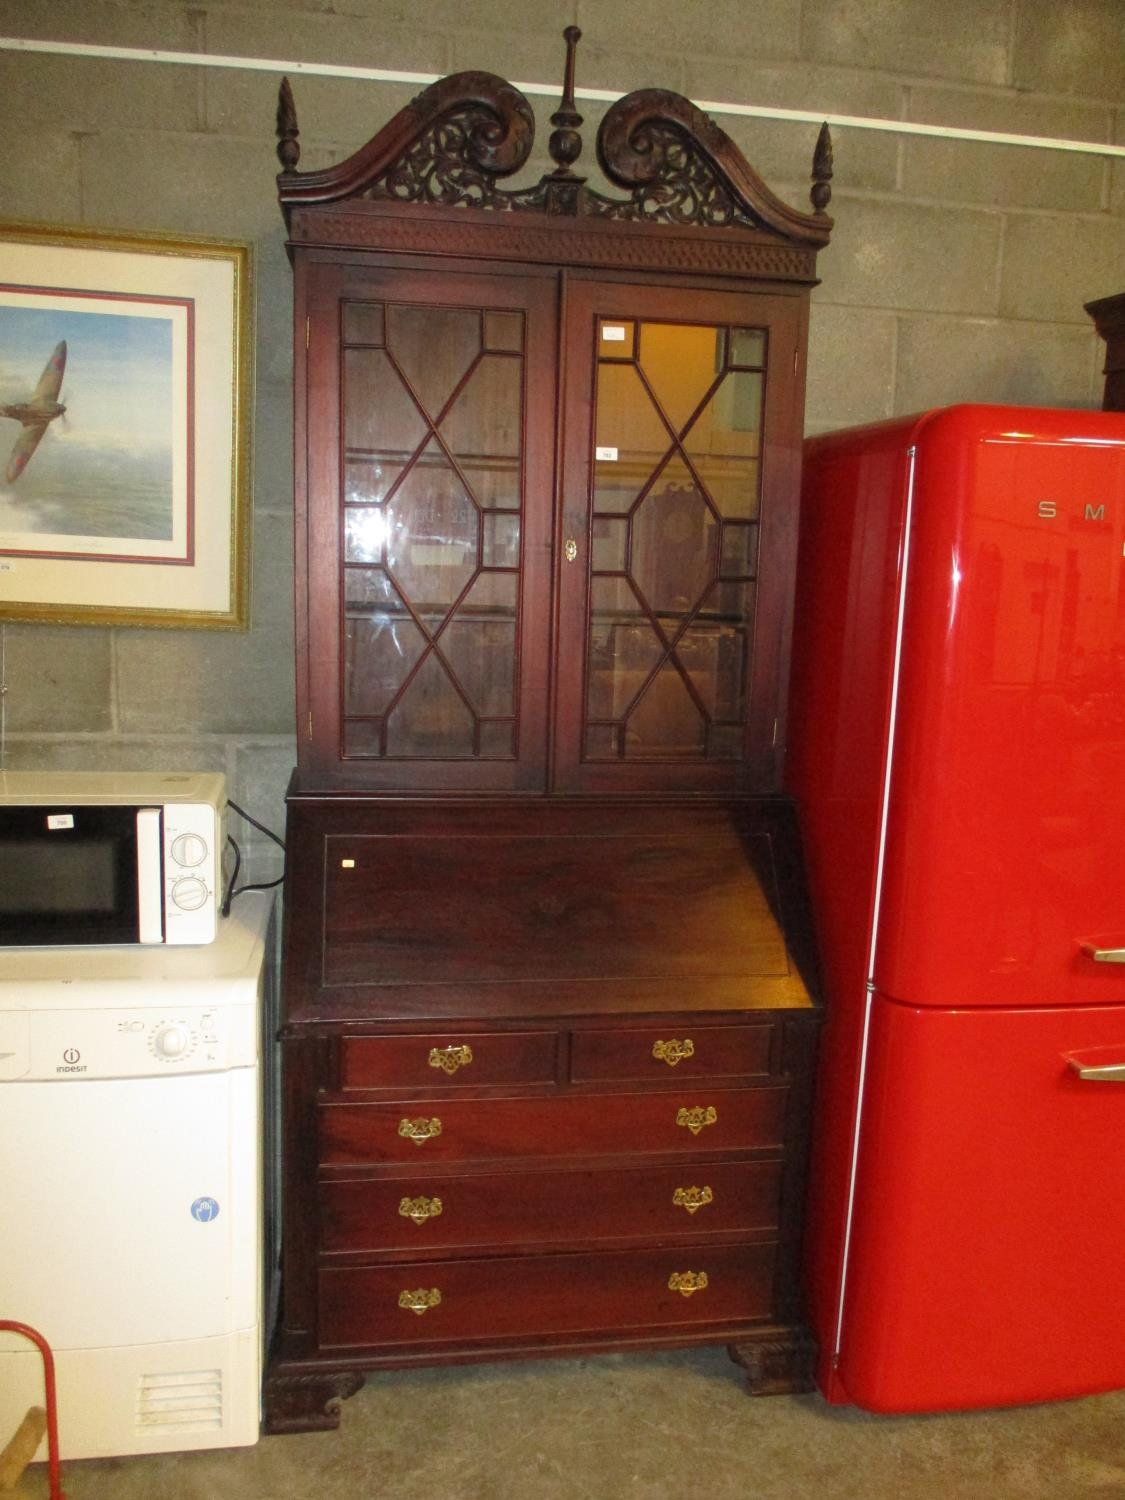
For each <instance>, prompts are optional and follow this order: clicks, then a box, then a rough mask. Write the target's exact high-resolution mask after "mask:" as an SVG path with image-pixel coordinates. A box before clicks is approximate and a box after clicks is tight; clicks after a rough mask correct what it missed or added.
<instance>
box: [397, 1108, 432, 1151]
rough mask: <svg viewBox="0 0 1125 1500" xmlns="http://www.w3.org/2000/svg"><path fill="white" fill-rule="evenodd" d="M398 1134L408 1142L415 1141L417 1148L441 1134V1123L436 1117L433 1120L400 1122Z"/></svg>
mask: <svg viewBox="0 0 1125 1500" xmlns="http://www.w3.org/2000/svg"><path fill="white" fill-rule="evenodd" d="M398 1133H399V1135H401V1136H404V1137H405V1138H406V1139H407V1140H408V1141H413V1142H414V1144H415V1145H416V1146H421V1145H423V1144H424V1143H425V1142H426V1141H428V1140H431V1139H432V1138H433V1137H434V1136H435V1135H440V1134H441V1121H440V1120H439V1119H438V1118H437V1116H436V1115H435V1116H434V1118H433V1119H432V1120H427V1119H425V1118H422V1119H420V1120H400V1121H399V1122H398Z"/></svg>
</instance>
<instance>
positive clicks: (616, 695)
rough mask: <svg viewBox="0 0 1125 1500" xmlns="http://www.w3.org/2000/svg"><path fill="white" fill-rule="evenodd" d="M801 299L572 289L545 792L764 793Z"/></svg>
mask: <svg viewBox="0 0 1125 1500" xmlns="http://www.w3.org/2000/svg"><path fill="white" fill-rule="evenodd" d="M804 318H805V314H804V308H803V304H802V302H801V300H800V299H798V298H795V297H792V296H787V295H784V294H777V295H773V294H767V295H749V294H743V293H734V292H724V291H705V290H704V291H700V290H695V291H685V290H680V289H673V288H670V287H660V286H655V287H653V286H645V287H639V286H636V285H634V284H631V283H626V282H621V283H610V282H600V281H599V282H595V281H576V282H575V283H573V284H572V286H571V288H570V292H569V296H568V302H567V313H566V323H565V333H564V337H565V339H566V348H567V361H566V377H565V380H566V386H565V390H564V409H565V412H566V420H567V429H566V434H565V443H564V449H563V455H564V468H563V476H562V492H563V530H562V536H563V559H562V561H560V564H559V576H560V584H559V589H560V596H559V597H560V651H559V663H560V665H559V684H558V720H557V747H558V748H557V760H556V767H557V772H556V774H557V785H558V786H559V788H560V789H562V790H580V791H599V792H604V791H631V790H637V791H710V792H726V791H731V790H739V791H771V790H776V789H777V785H776V777H777V760H778V752H777V748H776V747H777V746H778V745H780V744H783V743H784V741H783V730H784V725H783V724H782V723H781V722H780V718H781V712H780V710H779V704H780V701H781V698H782V696H783V694H782V686H783V684H784V681H785V658H786V656H787V651H788V643H789V631H790V619H789V605H788V600H789V580H790V578H791V576H792V568H793V565H794V562H795V547H796V519H797V493H796V485H797V479H798V473H799V470H798V463H799V453H800V441H801V429H802V421H803V397H802V391H803V375H802V374H801V373H800V372H798V370H797V365H798V363H799V361H802V360H803V358H804V347H805V322H804Z"/></svg>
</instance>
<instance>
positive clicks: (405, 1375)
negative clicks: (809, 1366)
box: [13, 1349, 1125, 1500]
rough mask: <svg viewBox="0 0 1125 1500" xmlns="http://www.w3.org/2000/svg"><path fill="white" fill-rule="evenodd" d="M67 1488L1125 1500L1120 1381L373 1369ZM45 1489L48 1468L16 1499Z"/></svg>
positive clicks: (721, 1368) (84, 1472) (83, 1470)
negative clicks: (939, 1410) (909, 1412)
mask: <svg viewBox="0 0 1125 1500" xmlns="http://www.w3.org/2000/svg"><path fill="white" fill-rule="evenodd" d="M63 1486H64V1489H65V1492H66V1496H67V1500H880V1497H884V1496H885V1497H887V1500H892V1497H893V1500H1125V1392H1121V1393H1117V1394H1114V1395H1109V1396H1092V1397H1086V1398H1084V1399H1082V1400H1078V1401H1067V1402H1058V1403H1055V1404H1052V1405H1044V1406H1034V1407H1021V1408H1015V1409H1010V1410H1006V1411H988V1412H976V1413H957V1414H953V1415H942V1416H923V1417H893V1418H891V1417H874V1416H870V1415H868V1414H865V1413H862V1412H858V1411H855V1410H851V1409H845V1408H831V1407H828V1406H827V1405H825V1403H824V1401H823V1400H822V1399H821V1398H820V1397H819V1396H774V1397H770V1398H766V1399H761V1400H752V1399H750V1398H749V1397H748V1396H747V1395H746V1394H745V1392H744V1388H743V1384H742V1376H741V1373H740V1372H739V1371H738V1370H737V1369H736V1368H735V1366H733V1365H732V1364H730V1362H729V1361H728V1360H727V1358H726V1355H725V1353H724V1352H723V1351H722V1350H719V1349H704V1350H692V1351H689V1352H686V1353H676V1354H657V1355H627V1356H624V1355H612V1356H606V1357H601V1358H596V1359H579V1360H557V1361H555V1360H552V1361H542V1362H539V1363H534V1364H498V1365H489V1366H475V1367H472V1368H468V1367H462V1368H456V1369H445V1370H436V1369H435V1370H416V1371H402V1372H393V1373H389V1374H382V1375H378V1376H373V1377H372V1378H371V1379H370V1380H369V1382H368V1384H367V1386H366V1387H365V1389H364V1390H362V1391H361V1392H360V1393H359V1394H358V1395H357V1396H354V1397H353V1398H352V1399H351V1400H350V1401H347V1402H345V1403H344V1415H343V1420H342V1422H341V1426H340V1430H339V1432H335V1433H312V1434H308V1435H305V1436H301V1437H272V1438H263V1439H262V1441H261V1442H260V1443H259V1444H258V1445H257V1446H256V1447H254V1448H244V1449H231V1450H227V1451H225V1452H213V1453H196V1454H179V1455H167V1456H161V1457H150V1458H130V1459H104V1460H96V1461H88V1462H85V1463H69V1464H65V1465H64V1466H63ZM46 1494H47V1484H46V1476H45V1474H44V1472H43V1470H42V1468H38V1469H36V1470H33V1471H29V1473H28V1474H26V1475H25V1476H24V1478H23V1479H22V1480H21V1482H20V1484H19V1486H18V1487H17V1489H16V1490H15V1491H14V1492H13V1500H16V1497H18V1500H25V1497H26V1500H41V1497H43V1496H45V1495H46Z"/></svg>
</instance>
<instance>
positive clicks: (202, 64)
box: [0, 37, 1125, 157]
mask: <svg viewBox="0 0 1125 1500" xmlns="http://www.w3.org/2000/svg"><path fill="white" fill-rule="evenodd" d="M0 51H8V52H40V53H43V52H45V53H55V54H59V55H62V56H65V57H96V58H108V59H111V60H113V61H117V62H149V63H172V64H179V65H186V66H189V67H196V68H242V69H248V70H251V71H257V72H262V73H291V74H294V75H297V74H305V75H311V76H314V77H320V78H359V79H366V80H367V81H369V82H371V83H407V84H411V85H414V86H416V87H419V86H420V87H425V85H427V84H430V83H436V82H437V81H438V78H439V77H440V76H441V75H440V74H438V73H407V72H400V71H396V70H392V69H388V68H357V67H348V66H345V65H342V64H336V63H307V62H282V61H280V60H279V59H277V58H265V57H223V56H218V55H215V54H213V53H210V52H166V51H161V50H158V49H154V48H147V47H103V46H97V45H95V44H93V43H90V42H50V41H31V40H28V39H26V38H24V37H0ZM515 87H516V88H517V89H519V90H520V91H521V93H524V94H535V95H541V96H544V97H546V98H550V99H557V98H558V96H559V85H558V84H546V83H516V84H515ZM574 97H575V98H576V99H589V100H593V101H594V102H596V103H609V104H612V103H613V102H614V100H616V99H617V98H619V94H618V93H615V92H614V91H613V90H611V89H584V88H576V89H575V90H574ZM692 102H693V103H695V104H697V105H698V106H699V108H700V109H702V110H705V111H706V113H707V114H709V115H740V116H748V117H751V118H754V119H763V120H794V121H797V122H799V123H801V124H811V125H819V124H820V123H821V121H822V120H827V121H828V123H829V125H831V126H832V128H833V129H837V128H841V129H845V130H882V131H886V132H888V133H889V134H892V135H921V136H930V137H936V138H938V139H941V140H952V141H983V142H984V143H985V144H987V145H992V146H1029V147H1032V148H1034V149H1036V150H1039V151H1073V152H1077V153H1080V154H1082V155H1086V156H1121V157H1125V146H1113V145H1110V144H1109V143H1108V142H1105V141H1074V140H1066V139H1064V138H1061V137H1053V136H1042V135H1017V134H1013V133H1010V132H1007V131H998V130H969V129H963V128H961V127H959V126H956V125H923V124H918V123H916V122H914V121H912V120H881V119H878V118H875V117H873V116H869V115H838V114H833V113H831V112H830V111H829V112H822V111H819V110H807V109H781V108H777V107H774V106H772V105H766V104H729V103H724V102H721V101H718V100H714V99H696V100H693V101H692Z"/></svg>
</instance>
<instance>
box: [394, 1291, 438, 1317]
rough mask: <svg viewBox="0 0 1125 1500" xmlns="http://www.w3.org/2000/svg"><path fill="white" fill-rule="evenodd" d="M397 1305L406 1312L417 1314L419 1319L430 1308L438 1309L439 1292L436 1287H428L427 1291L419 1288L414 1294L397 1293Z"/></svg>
mask: <svg viewBox="0 0 1125 1500" xmlns="http://www.w3.org/2000/svg"><path fill="white" fill-rule="evenodd" d="M398 1305H399V1307H402V1308H405V1310H406V1311H407V1312H412V1313H417V1314H418V1316H419V1317H421V1316H422V1314H423V1313H424V1312H427V1311H428V1310H429V1309H430V1308H431V1307H440V1305H441V1292H440V1291H439V1290H438V1289H437V1287H436V1286H432V1287H430V1288H429V1290H427V1289H426V1288H425V1287H424V1286H420V1287H419V1288H418V1290H417V1291H416V1292H399V1294H398Z"/></svg>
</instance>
